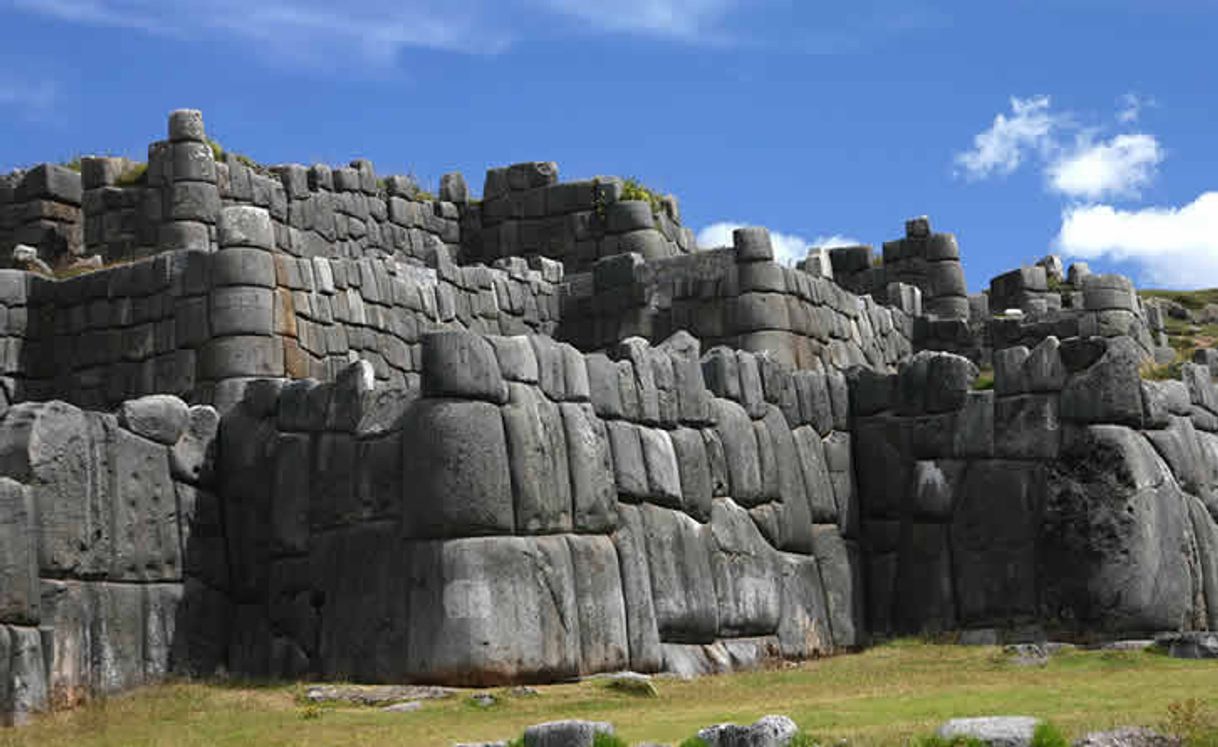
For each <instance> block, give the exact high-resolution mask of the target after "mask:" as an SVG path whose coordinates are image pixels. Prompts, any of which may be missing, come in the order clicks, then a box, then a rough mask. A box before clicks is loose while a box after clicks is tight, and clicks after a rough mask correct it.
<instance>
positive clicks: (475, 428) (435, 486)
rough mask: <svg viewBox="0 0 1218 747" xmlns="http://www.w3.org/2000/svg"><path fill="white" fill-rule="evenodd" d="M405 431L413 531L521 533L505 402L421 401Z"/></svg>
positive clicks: (407, 503)
mask: <svg viewBox="0 0 1218 747" xmlns="http://www.w3.org/2000/svg"><path fill="white" fill-rule="evenodd" d="M402 436H403V437H402V448H403V451H402V464H403V481H402V482H403V511H402V515H403V523H404V525H405V529H406V533H407V536H410V537H429V538H430V537H436V538H446V537H469V536H477V535H485V534H511V533H512V532H513V531H514V529H515V518H514V511H513V506H512V482H511V472H510V470H509V467H508V454H507V441H506V436H505V435H504V428H503V419H502V417H501V416H500V413H499V408H497V407H495V406H494V405H492V404H490V403H486V402H456V401H450V400H421V401H419V402H418V403H416V404H415V405H414V406H413V407H412V408H411V409H410V410H409V411H408V412H407V414H406V418H405V421H404V423H403V426H402ZM569 441H570V440H569V439H568V443H569Z"/></svg>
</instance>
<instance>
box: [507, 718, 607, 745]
mask: <svg viewBox="0 0 1218 747" xmlns="http://www.w3.org/2000/svg"><path fill="white" fill-rule="evenodd" d="M597 734H608V735H613V734H614V731H613V724H609V723H605V722H603V721H550V722H548V723H544V724H537V725H536V726H530V727H529V728H527V729H525V730H524V744H525V747H592V745H593V742H594V741H595V738H596V735H597Z"/></svg>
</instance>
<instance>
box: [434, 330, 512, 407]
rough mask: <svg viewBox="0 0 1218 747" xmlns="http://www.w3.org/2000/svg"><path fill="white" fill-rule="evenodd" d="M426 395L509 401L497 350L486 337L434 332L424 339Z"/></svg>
mask: <svg viewBox="0 0 1218 747" xmlns="http://www.w3.org/2000/svg"><path fill="white" fill-rule="evenodd" d="M422 373H423V392H424V394H425V395H426V396H428V397H464V398H469V399H482V400H487V401H489V402H496V403H502V402H506V401H507V387H506V386H505V384H504V382H503V376H502V374H501V373H500V371H499V362H498V359H497V358H496V356H495V349H494V348H493V347H492V346H491V343H489V342H488V341H487V340H486V338H485V337H482V336H480V335H476V334H472V333H469V332H433V333H431V334H427V335H424V336H423V371H422Z"/></svg>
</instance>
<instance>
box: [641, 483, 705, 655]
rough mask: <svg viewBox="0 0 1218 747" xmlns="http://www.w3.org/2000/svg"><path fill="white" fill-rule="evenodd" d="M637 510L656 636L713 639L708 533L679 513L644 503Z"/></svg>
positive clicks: (676, 638)
mask: <svg viewBox="0 0 1218 747" xmlns="http://www.w3.org/2000/svg"><path fill="white" fill-rule="evenodd" d="M640 511H641V513H642V516H643V527H644V533H645V534H644V543H645V546H646V548H647V561H648V564H649V566H650V568H651V590H652V600H653V604H654V606H655V611H656V622H657V624H658V626H659V629H660V637H661V639H662V640H664V641H676V642H690V643H693V642H702V643H706V642H710V641H713V640H714V639H715V637H716V633H717V632H718V629H719V613H718V607H717V605H716V602H715V600H716V596H715V588H714V575H713V573H712V571H711V562H710V548H709V537H708V531H707V530H705V529H704V528H702V527H701V526H699V525H698V523H697V522H695V521H694V520H693V519H691V518H690V517H688V516H686V515H685V514H683V513H681V512H679V511H673V510H671V509H666V508H660V507H657V506H651V505H647V504H644V505H643V506H641V507H640Z"/></svg>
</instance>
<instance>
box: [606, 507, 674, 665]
mask: <svg viewBox="0 0 1218 747" xmlns="http://www.w3.org/2000/svg"><path fill="white" fill-rule="evenodd" d="M618 515H619V522H618V528H617V531H616V532H614V534H613V544H614V547H615V548H616V549H617V557H618V564H619V567H620V569H621V577H622V595H623V598H624V599H625V602H626V629H627V634H628V636H629V643H630V668H631V669H633V670H634V671H636V672H654V671H657V670H658V669H659V668H660V666H661V665H662V664H663V653H662V652H661V650H660V629H659V626H658V625H657V623H656V612H655V603H654V601H653V599H654V597H653V595H652V588H651V571H650V564H649V563H648V559H647V542H646V534H647V530H646V528H645V527H644V524H643V515H642V514H641V513H640V509H639V508H638V507H636V506H619V507H618Z"/></svg>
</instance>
